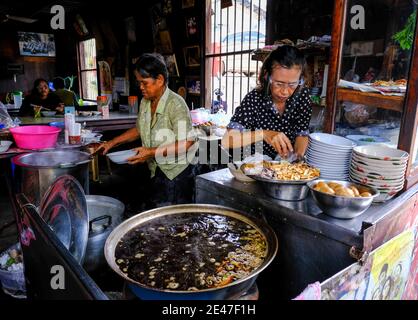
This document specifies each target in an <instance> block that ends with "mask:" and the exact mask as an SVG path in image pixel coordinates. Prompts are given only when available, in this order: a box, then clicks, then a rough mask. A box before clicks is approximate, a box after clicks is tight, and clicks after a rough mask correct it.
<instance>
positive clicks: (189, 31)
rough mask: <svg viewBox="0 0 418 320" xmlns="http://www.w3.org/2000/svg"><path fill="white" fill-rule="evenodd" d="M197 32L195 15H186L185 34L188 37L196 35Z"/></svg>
mask: <svg viewBox="0 0 418 320" xmlns="http://www.w3.org/2000/svg"><path fill="white" fill-rule="evenodd" d="M197 34H198V29H197V17H195V16H193V17H186V35H187V37H188V38H192V37H196V36H197Z"/></svg>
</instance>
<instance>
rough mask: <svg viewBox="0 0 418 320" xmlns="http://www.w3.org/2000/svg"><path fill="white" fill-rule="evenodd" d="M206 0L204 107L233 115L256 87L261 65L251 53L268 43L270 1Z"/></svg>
mask: <svg viewBox="0 0 418 320" xmlns="http://www.w3.org/2000/svg"><path fill="white" fill-rule="evenodd" d="M225 3H228V1H221V0H206V11H207V12H208V14H207V15H206V19H207V21H206V26H207V28H206V50H205V84H206V85H205V90H206V91H205V104H206V106H211V109H212V112H216V111H217V110H219V108H223V109H224V110H225V111H226V112H227V114H230V115H232V114H233V113H234V111H235V108H236V107H237V106H239V105H240V103H241V100H242V99H243V98H244V96H245V95H246V94H247V93H248V92H250V91H251V90H252V89H254V88H255V87H256V85H257V77H258V73H259V69H260V68H261V62H259V61H256V60H252V52H253V51H254V50H255V49H258V48H262V47H264V45H265V41H266V36H265V34H266V9H267V0H236V1H234V0H233V1H230V2H229V4H230V6H225Z"/></svg>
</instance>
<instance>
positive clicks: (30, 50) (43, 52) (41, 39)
mask: <svg viewBox="0 0 418 320" xmlns="http://www.w3.org/2000/svg"><path fill="white" fill-rule="evenodd" d="M17 35H18V42H19V52H20V55H22V56H33V57H55V40H54V35H53V34H46V33H35V32H18V33H17Z"/></svg>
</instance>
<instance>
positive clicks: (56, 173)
mask: <svg viewBox="0 0 418 320" xmlns="http://www.w3.org/2000/svg"><path fill="white" fill-rule="evenodd" d="M90 161H91V157H90V155H89V154H88V153H86V152H81V151H77V150H59V151H47V152H31V153H25V154H20V155H18V156H15V157H13V158H12V163H13V165H14V168H13V184H14V186H13V187H14V192H15V193H23V194H25V196H26V197H27V199H28V200H29V201H30V202H31V203H32V204H34V205H35V206H37V207H38V206H39V204H40V202H41V199H42V197H43V195H44V194H45V192H46V190H47V189H48V188H49V187H50V186H51V185H52V183H53V182H54V181H55V180H56V179H57V178H58V177H60V176H63V175H66V174H68V175H71V176H73V177H74V178H76V179H77V180H78V182H79V183H80V184H81V186H82V187H83V189H84V192H85V193H86V194H88V193H89V167H88V164H89V162H90Z"/></svg>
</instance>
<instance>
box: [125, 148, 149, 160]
mask: <svg viewBox="0 0 418 320" xmlns="http://www.w3.org/2000/svg"><path fill="white" fill-rule="evenodd" d="M133 150H135V151H136V155H135V156H133V157H130V158H128V163H129V164H137V163H143V162H145V161H147V160H149V159H152V158H154V157H155V148H146V147H139V148H134V149H133Z"/></svg>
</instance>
